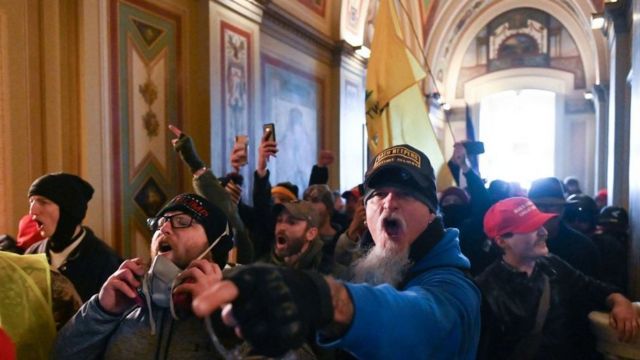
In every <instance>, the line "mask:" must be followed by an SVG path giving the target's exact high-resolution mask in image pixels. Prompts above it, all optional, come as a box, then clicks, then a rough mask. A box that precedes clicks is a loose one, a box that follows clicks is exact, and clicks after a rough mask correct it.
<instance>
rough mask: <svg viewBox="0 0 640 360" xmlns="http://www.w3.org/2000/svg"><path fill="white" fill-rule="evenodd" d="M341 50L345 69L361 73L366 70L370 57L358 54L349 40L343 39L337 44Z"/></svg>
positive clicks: (340, 56)
mask: <svg viewBox="0 0 640 360" xmlns="http://www.w3.org/2000/svg"><path fill="white" fill-rule="evenodd" d="M337 47H338V49H339V52H337V55H338V57H339V61H340V66H341V67H342V68H343V69H346V70H349V71H351V72H353V73H361V72H364V71H366V68H367V63H368V62H369V61H368V59H365V58H363V57H362V56H360V55H358V54H356V49H355V48H354V47H353V46H351V45H350V44H349V43H348V42H346V41H344V40H342V41H340V42H339V43H338V45H337Z"/></svg>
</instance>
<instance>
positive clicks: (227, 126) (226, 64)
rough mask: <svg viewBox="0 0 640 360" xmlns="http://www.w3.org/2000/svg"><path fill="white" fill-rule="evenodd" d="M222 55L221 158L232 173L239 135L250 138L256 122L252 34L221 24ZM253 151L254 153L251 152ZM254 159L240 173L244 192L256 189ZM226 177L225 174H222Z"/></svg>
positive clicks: (244, 195)
mask: <svg viewBox="0 0 640 360" xmlns="http://www.w3.org/2000/svg"><path fill="white" fill-rule="evenodd" d="M220 46H221V49H220V53H221V54H222V59H221V60H222V61H221V66H222V68H221V72H220V73H221V74H222V79H221V80H222V81H221V83H222V91H221V93H222V103H223V110H222V111H223V112H222V134H223V135H222V137H221V139H220V141H221V143H222V144H223V146H222V159H223V160H224V164H225V171H226V172H229V171H231V170H232V169H231V164H230V163H229V161H228V159H229V157H230V155H231V154H230V153H231V149H232V147H233V144H234V142H235V137H236V135H250V134H253V133H254V127H255V126H254V121H251V114H252V106H253V104H252V98H251V91H250V89H253V75H252V73H251V63H252V60H251V59H252V54H251V50H252V38H251V33H250V32H249V31H245V30H243V29H241V28H239V27H236V26H234V25H232V24H230V23H228V22H225V21H221V22H220ZM251 142H252V143H253V144H255V146H258V144H259V138H255V139H252V141H251ZM250 151H251V150H250ZM255 161H256V160H255V156H249V163H248V164H247V166H244V167H243V168H242V169H241V171H240V173H241V174H242V175H243V177H244V181H245V184H246V185H245V186H244V187H245V189H251V188H253V186H252V185H253V169H255ZM220 175H224V174H220ZM243 197H244V199H245V201H249V200H250V199H249V198H250V197H251V194H250V192H249V191H244V192H243Z"/></svg>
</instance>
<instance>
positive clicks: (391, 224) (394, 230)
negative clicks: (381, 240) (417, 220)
mask: <svg viewBox="0 0 640 360" xmlns="http://www.w3.org/2000/svg"><path fill="white" fill-rule="evenodd" d="M382 227H383V228H384V231H385V232H386V233H387V234H389V236H396V235H400V232H401V231H402V225H401V223H400V221H399V220H398V219H394V218H386V219H384V220H382Z"/></svg>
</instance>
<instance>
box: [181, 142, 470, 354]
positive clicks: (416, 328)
mask: <svg viewBox="0 0 640 360" xmlns="http://www.w3.org/2000/svg"><path fill="white" fill-rule="evenodd" d="M364 185H365V188H366V191H365V196H364V199H365V203H366V221H367V227H368V230H369V233H370V235H371V237H372V239H373V241H374V243H375V246H373V247H372V249H371V250H370V251H369V252H368V253H367V254H366V255H364V256H363V257H362V258H361V259H359V260H358V261H357V262H355V263H354V264H353V269H352V271H353V273H354V278H353V282H340V281H337V280H335V279H334V278H332V277H329V276H322V275H320V274H318V273H316V272H302V271H296V270H292V269H282V268H275V267H266V266H247V267H244V268H243V269H240V270H239V271H238V272H236V273H235V274H232V275H230V276H228V277H227V278H226V280H224V281H221V282H219V283H217V284H215V285H214V286H212V287H211V288H209V289H207V290H205V291H204V292H203V293H202V294H201V295H200V296H198V297H197V298H196V299H195V300H194V303H193V309H194V312H195V313H196V314H197V315H200V316H205V315H208V314H210V313H211V312H213V311H214V310H216V309H218V308H219V307H221V306H223V304H230V305H229V306H226V307H225V309H224V310H223V321H224V322H225V323H226V324H227V325H229V326H233V327H235V329H236V332H238V333H241V334H242V335H243V336H244V338H245V339H247V341H249V343H251V344H252V345H253V347H254V348H255V349H256V350H257V351H258V352H261V353H262V354H265V355H268V356H279V355H281V354H283V353H286V351H288V350H289V349H292V348H296V347H298V346H299V345H300V344H301V343H303V342H304V341H305V340H306V339H309V338H314V339H315V340H316V341H317V342H318V343H319V344H320V345H322V346H325V347H329V348H340V349H343V350H346V351H348V352H350V353H352V354H353V355H355V356H356V357H357V358H366V359H388V358H425V359H429V358H438V359H475V356H476V347H477V344H478V340H479V335H480V292H479V290H478V289H477V288H476V286H475V285H474V284H473V282H472V281H471V280H470V279H468V278H467V276H465V271H466V270H468V269H469V261H468V260H467V259H466V258H465V257H464V256H463V255H462V253H461V252H460V247H459V244H458V238H457V237H458V231H457V230H456V229H444V227H443V225H442V220H441V218H440V217H438V216H437V215H436V214H437V204H438V200H437V197H436V188H435V176H434V171H433V168H432V166H431V164H430V162H429V159H428V158H427V157H426V156H425V155H424V154H423V153H422V152H420V151H419V150H417V149H415V148H414V147H412V146H409V145H398V146H393V147H391V148H388V149H386V150H384V151H382V152H381V153H380V154H378V155H377V156H376V158H375V159H374V161H373V162H372V164H371V166H370V167H369V170H368V172H367V174H366V178H365V182H364Z"/></svg>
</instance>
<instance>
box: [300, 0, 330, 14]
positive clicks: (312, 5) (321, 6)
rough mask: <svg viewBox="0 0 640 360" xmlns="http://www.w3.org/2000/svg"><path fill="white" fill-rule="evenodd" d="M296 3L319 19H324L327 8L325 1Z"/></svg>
mask: <svg viewBox="0 0 640 360" xmlns="http://www.w3.org/2000/svg"><path fill="white" fill-rule="evenodd" d="M298 2H299V3H300V4H302V5H304V6H306V7H307V8H309V9H310V10H311V11H313V12H314V13H316V14H318V15H319V16H320V17H324V14H325V10H326V8H327V0H298Z"/></svg>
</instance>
